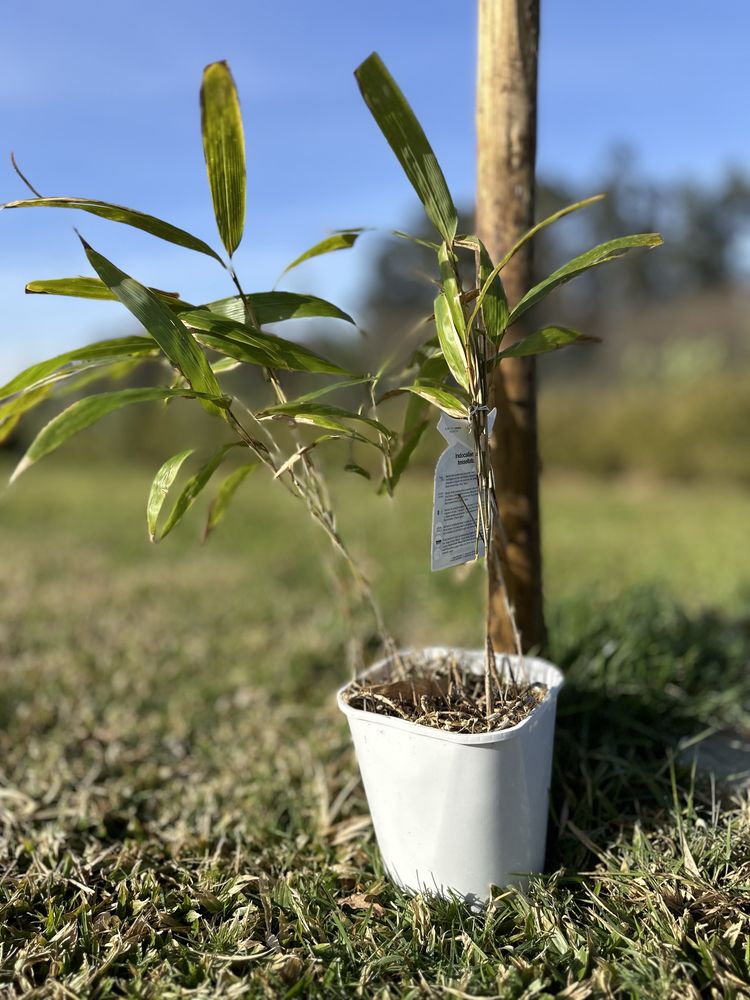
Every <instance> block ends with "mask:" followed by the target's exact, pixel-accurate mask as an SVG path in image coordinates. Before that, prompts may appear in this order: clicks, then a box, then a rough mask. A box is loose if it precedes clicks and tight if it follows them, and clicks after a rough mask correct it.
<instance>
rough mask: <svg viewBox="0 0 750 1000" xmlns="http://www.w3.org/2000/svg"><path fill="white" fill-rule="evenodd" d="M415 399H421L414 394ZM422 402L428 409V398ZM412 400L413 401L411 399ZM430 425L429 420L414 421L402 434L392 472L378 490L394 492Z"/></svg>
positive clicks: (394, 457)
mask: <svg viewBox="0 0 750 1000" xmlns="http://www.w3.org/2000/svg"><path fill="white" fill-rule="evenodd" d="M413 398H414V399H419V397H417V396H414V397H413ZM419 401H420V402H421V403H423V404H424V406H425V409H427V407H428V404H427V401H426V400H423V399H419ZM410 402H411V401H410ZM429 426H430V421H429V420H421V421H419V422H417V423H414V424H413V425H412V427H411V429H410V430H409V431H408V432H406V433H405V434H403V435H402V438H401V447H400V448H399V450H398V451H397V452H396V454H395V455H394V456H393V459H392V461H391V473H390V477H389V479H388V480H385V479H384V480H383V481H382V483H381V484H380V489H379V491H378V492H380V493H383V492H384V491H387V492H388V493H393V490H394V489H395V488H396V485H397V484H398V481H399V479H401V476H402V475H403V474H404V472H405V471H406V469H407V467H408V465H409V462H410V460H411V457H412V455H413V454H414V452H415V451H416V449H417V445H418V444H419V442H420V441H421V440H422V436H423V435H424V432H425V431H426V430H427V428H428V427H429Z"/></svg>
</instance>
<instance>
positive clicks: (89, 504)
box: [0, 459, 750, 1000]
mask: <svg viewBox="0 0 750 1000" xmlns="http://www.w3.org/2000/svg"><path fill="white" fill-rule="evenodd" d="M148 483H149V474H148V471H147V470H145V469H144V468H141V467H120V468H118V467H115V466H110V465H102V466H100V467H97V468H92V469H89V470H88V471H86V472H85V473H84V472H83V471H81V469H77V468H68V467H67V466H66V465H65V462H64V459H53V460H52V461H50V462H49V464H48V465H46V466H45V465H42V466H41V467H40V468H39V469H38V470H33V471H32V472H30V473H29V474H28V476H27V477H26V478H25V480H21V482H20V483H18V484H17V485H16V486H15V487H14V488H13V490H12V491H11V492H10V493H9V494H8V495H7V496H6V497H5V498H4V501H3V504H2V508H1V510H2V517H1V518H0V538H1V539H2V553H3V574H2V576H1V577H0V591H1V593H0V600H1V601H2V605H1V606H2V613H1V615H0V659H1V661H2V670H3V698H2V701H1V702H0V870H1V872H2V874H1V875H0V994H2V995H7V996H22V995H25V994H28V995H37V996H51V997H57V996H60V997H63V996H65V997H73V996H76V997H109V996H113V997H114V996H123V995H127V996H136V997H160V998H161V997H199V998H207V1000H208V998H213V997H227V998H229V997H244V996H252V997H255V996H258V997H292V996H299V997H314V996H320V997H342V998H344V997H352V996H365V997H369V996H373V997H374V996H379V997H394V998H395V997H415V998H416V997H430V996H435V997H453V996H458V997H461V996H502V997H521V996H524V997H530V996H556V995H563V996H567V997H571V998H584V997H589V996H592V997H598V996H613V995H614V996H642V997H648V998H652V997H675V998H676V997H680V998H681V997H698V996H704V995H705V996H735V995H736V996H739V995H743V991H744V990H745V989H746V988H747V983H748V982H749V981H750V953H749V950H748V940H750V862H749V861H748V858H750V817H749V816H748V811H747V803H746V801H745V802H744V803H743V802H742V801H739V800H736V799H733V798H732V797H731V796H730V795H729V794H728V793H726V792H723V791H721V790H720V789H718V790H717V789H712V788H711V787H710V785H708V784H707V783H706V782H705V781H703V780H700V779H698V778H696V777H695V776H693V775H692V774H691V773H689V772H686V771H685V770H684V769H682V768H681V767H680V766H679V764H677V763H675V760H674V755H675V749H676V747H677V744H678V742H679V740H680V739H681V738H683V737H690V736H694V735H697V734H699V733H701V732H703V731H706V730H710V729H714V728H717V727H720V726H726V725H733V726H747V725H748V716H749V713H750V704H749V701H748V699H749V696H750V682H749V681H748V661H749V660H750V629H749V628H748V623H747V620H746V619H745V620H744V621H743V620H742V615H741V610H742V600H743V594H746V593H747V580H748V573H747V569H746V566H745V557H744V553H743V552H742V544H741V543H742V540H743V539H744V537H745V534H746V531H745V525H746V520H747V518H746V506H747V500H746V497H745V496H744V495H743V494H742V492H740V491H735V492H733V491H731V490H723V489H719V488H716V487H700V488H698V487H695V488H692V487H690V488H688V487H674V486H670V487H665V486H663V485H660V484H658V483H648V482H640V483H637V482H632V481H631V482H627V483H626V482H623V483H612V484H609V485H608V484H602V483H601V482H599V483H594V484H592V483H587V482H584V481H581V480H562V479H553V480H552V481H551V482H549V483H548V484H546V486H545V493H544V502H545V510H546V521H545V528H546V532H545V534H546V559H547V581H548V592H549V598H550V625H551V649H550V655H552V656H553V657H554V659H555V660H556V661H557V662H558V663H560V664H561V666H562V667H563V668H564V669H565V671H566V674H567V685H566V688H565V689H564V692H563V695H562V697H561V702H560V714H559V725H558V739H557V744H556V751H555V772H554V788H553V801H552V807H551V822H550V833H549V841H548V865H547V874H546V875H545V876H542V877H539V878H536V879H534V881H533V883H532V885H531V888H530V890H529V892H528V893H527V894H522V893H520V892H517V891H504V892H501V893H499V894H498V896H497V898H496V899H495V900H494V902H493V904H492V906H491V908H490V910H489V912H488V914H487V915H486V916H485V917H476V916H471V915H469V914H468V913H467V912H466V911H465V910H464V909H463V908H462V907H461V906H459V905H455V904H451V903H446V902H434V901H430V900H427V899H424V898H422V897H416V898H407V897H405V896H403V895H402V894H401V893H400V892H399V891H398V890H396V889H395V888H394V887H393V886H392V885H391V884H390V883H388V882H387V881H386V880H385V878H384V876H383V871H382V866H381V863H380V860H379V858H378V855H377V851H376V849H375V845H374V840H373V836H372V831H371V828H370V825H369V820H368V817H367V809H366V804H365V801H364V796H363V793H362V789H361V786H360V784H359V782H358V780H357V772H356V766H355V763H354V758H353V754H352V751H351V748H350V745H349V739H348V734H347V731H346V726H345V723H344V720H343V719H342V718H340V717H339V715H338V713H337V712H336V710H335V708H334V706H333V704H332V697H331V695H332V691H333V689H334V688H335V686H336V685H337V684H338V683H340V682H341V681H342V680H344V679H345V678H346V676H347V664H346V659H347V657H346V645H347V635H348V632H349V629H350V628H355V629H356V630H358V632H359V634H360V635H361V636H362V638H363V640H364V641H365V644H366V645H367V642H368V640H369V638H370V631H371V628H372V626H371V623H369V622H368V620H367V618H366V616H365V615H363V614H358V615H355V616H354V619H353V620H351V621H350V620H349V619H347V617H346V616H344V615H343V614H342V613H341V611H340V610H339V605H338V602H337V600H336V585H335V582H334V581H335V577H334V576H333V575H331V574H330V573H329V572H328V570H327V569H326V565H325V564H326V558H327V555H326V543H325V539H323V538H322V536H320V537H319V533H318V532H316V530H315V529H314V528H313V527H311V526H308V525H307V523H306V521H305V519H304V517H303V516H302V514H303V513H304V512H301V511H298V510H297V509H296V508H295V506H294V505H293V503H292V502H289V501H287V499H286V498H285V497H284V495H283V492H282V491H281V490H279V489H278V488H276V489H274V488H273V487H272V486H269V485H268V484H265V483H264V482H263V480H262V478H261V477H257V478H254V479H251V480H248V482H247V484H245V486H244V487H243V491H242V494H241V496H239V497H238V500H237V504H236V507H235V508H234V509H233V510H232V511H231V512H230V514H229V515H228V517H227V522H226V524H225V525H222V527H221V528H220V529H219V531H218V532H217V534H216V537H215V539H213V540H212V541H211V542H210V543H209V544H208V545H207V546H205V547H200V546H198V545H196V544H194V538H193V536H195V535H197V534H198V533H199V518H196V517H192V516H191V517H189V518H188V519H187V521H186V523H185V524H184V525H183V526H182V527H181V528H180V529H178V530H177V531H176V532H175V534H174V537H173V538H172V537H170V538H169V539H168V540H167V541H165V542H164V544H163V545H160V546H157V547H149V546H148V543H147V542H146V540H145V515H144V510H145V500H146V493H147V488H148ZM403 485H404V486H406V487H407V488H406V490H405V491H404V492H403V493H402V494H401V496H400V497H398V498H397V499H396V501H395V503H393V504H390V503H388V502H387V501H385V500H384V499H382V498H373V497H371V496H370V495H369V494H368V492H367V486H366V484H360V483H359V482H358V481H354V480H351V481H350V480H348V479H347V480H346V481H342V482H337V484H336V487H337V492H338V493H339V494H340V495H341V498H342V499H345V500H346V508H347V509H346V512H345V516H344V518H343V528H344V531H345V533H346V534H348V535H349V536H350V537H351V539H352V544H353V546H354V548H355V549H356V550H358V551H361V552H362V553H363V555H364V558H365V560H366V563H367V566H368V569H369V571H370V572H371V575H372V576H373V578H374V580H375V583H376V587H377V590H378V592H379V594H380V596H381V599H382V602H383V604H384V606H385V609H386V614H387V617H388V619H389V620H390V622H391V623H392V625H393V628H394V631H395V632H396V633H397V634H398V636H399V638H400V639H401V640H402V641H403V642H404V643H413V644H421V643H426V642H438V641H447V642H457V643H458V642H461V643H474V644H475V643H476V642H477V639H478V637H479V636H480V635H481V613H482V612H481V609H482V605H481V590H482V586H481V584H482V580H481V574H480V573H476V572H471V573H469V575H468V577H467V578H466V579H461V576H462V574H460V573H456V572H449V573H441V574H434V575H433V574H430V573H429V572H428V571H427V569H426V564H427V550H428V544H429V523H428V516H429V503H430V498H429V492H430V488H429V482H428V481H421V482H420V481H416V480H414V481H412V482H411V483H408V484H407V483H404V484H403ZM635 583H639V584H644V583H645V584H649V585H650V586H648V587H645V588H644V587H640V588H635V589H634V588H633V586H632V584H635ZM719 607H722V608H723V610H721V611H719V610H717V609H718V608H719ZM373 648H374V647H373Z"/></svg>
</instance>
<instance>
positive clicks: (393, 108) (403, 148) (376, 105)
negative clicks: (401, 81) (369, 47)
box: [354, 52, 458, 246]
mask: <svg viewBox="0 0 750 1000" xmlns="http://www.w3.org/2000/svg"><path fill="white" fill-rule="evenodd" d="M354 75H355V76H356V78H357V82H358V84H359V89H360V91H361V92H362V96H363V97H364V99H365V103H366V104H367V106H368V107H369V109H370V111H371V112H372V115H373V117H374V119H375V121H376V122H377V124H378V126H379V128H380V131H381V132H382V133H383V135H384V136H385V138H386V139H387V140H388V144H389V145H390V147H391V149H392V150H393V152H394V153H395V154H396V157H397V158H398V161H399V163H400V164H401V166H402V167H403V170H404V173H405V174H406V176H407V177H408V178H409V180H410V181H411V184H412V187H413V188H414V190H415V191H416V192H417V195H418V196H419V200H420V201H421V202H422V205H423V206H424V210H425V212H426V213H427V217H428V218H429V219H430V221H431V222H432V224H433V225H434V226H435V228H436V229H437V231H438V232H439V233H440V235H441V236H442V238H443V239H444V240H445V242H446V243H447V244H448V245H449V246H450V245H451V244H452V243H453V238H454V236H455V235H456V228H457V226H458V217H457V215H456V209H455V206H454V204H453V198H452V197H451V194H450V191H449V190H448V185H447V184H446V183H445V177H444V176H443V172H442V170H441V169H440V165H439V163H438V161H437V159H436V157H435V154H434V153H433V151H432V147H431V146H430V144H429V142H428V141H427V136H426V135H425V134H424V131H423V130H422V126H421V125H420V124H419V122H418V121H417V118H416V115H415V114H414V112H413V111H412V109H411V108H410V107H409V104H408V102H407V100H406V98H405V97H404V95H403V94H402V92H401V90H400V89H399V86H398V84H397V83H396V81H395V80H394V79H393V77H392V76H391V74H390V73H389V72H388V70H387V69H386V67H385V65H384V63H383V61H382V59H381V58H380V56H379V55H378V54H377V53H376V52H373V54H372V55H371V56H369V58H367V59H366V60H365V61H364V62H363V63H362V65H361V66H360V67H359V68H358V69H357V70H356V71H355V74H354Z"/></svg>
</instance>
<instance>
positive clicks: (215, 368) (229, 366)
mask: <svg viewBox="0 0 750 1000" xmlns="http://www.w3.org/2000/svg"><path fill="white" fill-rule="evenodd" d="M241 364H242V362H241V361H237V360H236V359H235V358H221V359H220V360H219V361H214V362H213V363H212V364H211V371H212V372H213V373H214V375H224V374H226V372H233V371H235V370H236V369H237V368H239V367H240V365H241Z"/></svg>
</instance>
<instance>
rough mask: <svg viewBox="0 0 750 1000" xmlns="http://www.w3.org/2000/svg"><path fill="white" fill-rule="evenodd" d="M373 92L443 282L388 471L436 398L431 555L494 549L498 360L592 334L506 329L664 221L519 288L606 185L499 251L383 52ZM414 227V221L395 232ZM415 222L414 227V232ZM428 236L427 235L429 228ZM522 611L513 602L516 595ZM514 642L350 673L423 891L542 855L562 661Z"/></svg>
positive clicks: (381, 803) (401, 390) (510, 871)
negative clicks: (543, 242) (538, 251)
mask: <svg viewBox="0 0 750 1000" xmlns="http://www.w3.org/2000/svg"><path fill="white" fill-rule="evenodd" d="M356 77H357V81H358V83H359V87H360V90H361V92H362V96H363V97H364V100H365V102H366V103H367V106H368V107H369V109H370V111H371V112H372V115H373V117H374V119H375V121H376V122H377V124H378V126H379V128H380V130H381V132H382V133H383V135H384V136H385V138H386V140H387V141H388V143H389V144H390V146H391V148H392V150H393V152H394V153H395V155H396V157H397V159H398V161H399V163H400V164H401V166H402V167H403V170H404V172H405V174H406V176H407V178H408V180H409V181H410V182H411V184H412V186H413V188H414V190H415V191H416V193H417V195H418V197H419V199H420V201H421V203H422V206H423V207H424V210H425V212H426V215H427V218H428V219H429V221H430V223H431V224H432V226H433V227H434V230H435V239H434V242H429V243H428V245H429V247H430V248H431V249H432V250H433V251H434V253H435V257H436V277H437V284H438V292H437V296H436V298H435V302H434V311H433V315H432V317H431V320H432V322H431V323H430V324H429V325H427V326H426V327H425V329H426V333H425V336H424V341H423V342H422V343H420V344H419V345H417V348H416V350H415V351H414V353H413V356H412V358H411V361H410V363H409V364H408V365H407V366H406V369H405V370H404V371H403V372H401V373H398V374H397V377H396V379H395V383H394V385H393V386H392V387H391V388H390V390H389V391H387V392H385V393H384V394H383V396H382V397H381V399H382V400H385V399H387V398H389V397H391V396H394V395H401V394H409V396H410V397H411V399H410V401H409V404H408V406H407V409H406V416H405V421H404V427H403V431H402V433H401V435H400V440H399V447H398V448H397V451H396V453H395V456H394V459H393V462H392V466H391V471H390V478H389V479H388V480H387V482H386V485H387V486H388V488H389V489H391V490H392V489H393V487H394V486H395V485H396V482H397V481H398V479H399V477H400V476H401V474H402V472H403V471H404V469H405V467H406V465H407V463H408V461H409V458H410V456H411V454H412V452H413V451H414V448H415V447H416V444H417V443H418V440H419V437H420V436H421V434H422V433H423V431H424V430H425V428H426V427H427V424H428V421H427V420H426V419H425V415H426V411H427V410H428V409H429V407H430V406H432V407H434V408H435V409H436V411H438V413H439V414H440V422H439V424H438V428H439V430H440V431H441V433H442V434H443V436H444V437H445V439H446V442H447V444H448V447H447V448H446V451H445V452H444V453H443V455H442V456H441V458H440V459H439V461H438V466H437V469H436V474H435V500H434V511H433V530H432V566H433V569H441V568H445V567H449V566H455V565H458V564H459V563H462V562H466V561H467V560H469V559H474V558H478V557H480V556H482V555H484V554H485V549H486V556H487V559H496V560H497V562H498V566H497V569H498V573H499V558H498V554H497V553H496V552H495V551H494V550H493V548H492V546H491V545H490V546H485V540H486V539H492V538H493V537H494V528H495V523H496V522H497V520H498V510H497V504H496V499H495V497H496V493H495V483H494V480H493V469H492V464H491V462H490V454H489V439H490V434H491V430H492V420H493V413H494V411H493V406H494V403H493V400H492V398H491V394H490V384H491V375H492V372H493V369H494V368H495V366H496V365H498V364H502V363H503V360H504V359H505V358H511V357H523V356H528V355H536V354H543V353H545V352H547V351H553V350H557V349H559V348H561V347H565V346H567V345H569V344H573V343H575V342H577V341H582V340H586V339H589V340H590V339H594V338H590V337H588V338H587V337H585V336H584V335H583V334H582V333H580V332H579V331H577V330H572V329H569V328H566V327H562V326H546V327H543V328H542V329H539V330H536V331H534V332H532V333H529V334H528V335H527V336H524V337H522V338H521V339H518V340H515V341H514V342H512V343H510V345H509V346H507V345H506V343H505V336H506V334H507V332H508V330H509V329H510V328H511V327H512V326H513V324H514V323H515V322H516V320H518V319H520V318H521V317H522V316H524V315H525V314H526V313H527V312H528V311H529V310H531V309H532V308H533V307H534V306H535V305H536V304H537V303H538V302H539V301H541V300H542V299H543V298H545V297H546V296H547V295H548V294H549V293H550V292H551V291H552V290H553V289H554V288H556V287H558V286H559V285H561V284H563V283H564V282H567V281H570V280H571V279H572V278H575V277H577V276H578V275H580V274H583V273H584V272H586V271H588V270H590V269H591V268H593V267H597V266H599V265H601V264H605V263H607V262H609V261H612V260H614V259H616V258H617V257H619V256H620V255H621V254H623V253H626V252H628V251H630V250H632V249H635V248H651V247H655V246H657V245H658V244H660V243H661V237H660V236H659V235H658V234H656V233H645V234H638V235H633V236H624V237H621V238H618V239H613V240H611V241H609V242H608V243H604V244H602V245H601V246H597V247H595V248H593V249H592V250H589V251H588V252H586V253H583V254H581V255H580V256H579V257H576V258H575V259H574V260H571V261H569V262H568V263H566V264H564V265H563V266H562V267H560V268H558V269H557V270H556V271H554V272H553V273H552V274H550V275H549V276H548V277H546V278H544V279H543V280H542V281H540V282H539V283H538V284H536V285H535V286H534V287H533V288H530V289H529V290H528V291H527V292H526V294H525V295H523V297H522V298H521V299H520V301H518V302H515V303H510V302H508V300H507V297H506V294H505V290H504V287H503V282H502V271H503V268H504V267H505V266H506V264H507V263H508V262H509V261H510V260H511V258H512V257H513V255H514V254H516V253H517V252H518V250H519V249H520V248H521V247H522V246H523V245H524V244H525V243H526V242H527V241H528V240H530V239H531V238H532V237H533V236H534V235H535V234H536V233H537V232H539V231H540V230H541V229H543V228H544V227H546V226H548V225H550V224H552V223H553V222H555V221H556V220H557V219H560V218H562V217H563V216H565V215H567V214H569V213H570V212H574V211H577V210H579V209H582V208H584V207H585V206H587V205H589V204H591V203H593V202H595V201H597V200H599V197H601V196H596V197H594V198H588V199H586V200H585V201H581V202H578V203H576V204H574V205H570V206H569V207H567V208H565V209H563V210H562V211H559V212H557V213H556V214H555V215H553V216H551V217H550V218H548V219H545V220H544V221H543V222H540V223H539V224H538V225H536V226H535V227H534V228H533V229H531V230H530V231H529V232H528V233H526V234H525V235H524V236H523V237H522V238H521V239H520V240H519V241H518V242H517V243H516V244H515V245H514V246H512V247H510V248H509V249H508V252H507V253H506V254H505V256H504V257H503V258H502V259H501V260H500V261H498V262H497V263H494V262H493V261H492V260H491V259H490V256H489V254H488V252H487V250H486V248H485V247H484V245H483V244H482V242H481V241H480V240H479V239H478V237H477V236H476V235H471V234H469V235H465V234H462V235H459V234H458V232H457V230H458V219H457V214H456V209H455V207H454V203H453V199H452V197H451V194H450V191H449V190H448V186H447V184H446V182H445V178H444V176H443V173H442V170H441V169H440V166H439V164H438V162H437V159H436V157H435V154H434V153H433V151H432V148H431V147H430V144H429V142H428V140H427V138H426V136H425V134H424V131H423V130H422V128H421V126H420V124H419V122H418V121H417V119H416V117H415V115H414V113H413V111H412V109H411V108H410V107H409V105H408V103H407V101H406V99H405V98H404V95H403V94H402V92H401V91H400V89H399V88H398V85H397V84H396V82H395V81H394V79H393V78H392V76H391V75H390V73H389V72H388V70H387V69H386V67H385V66H384V64H383V62H382V60H381V59H380V58H379V56H378V55H377V54H373V55H371V56H370V57H369V58H368V59H367V60H366V61H365V62H364V63H362V65H361V66H360V67H359V68H358V70H357V71H356ZM397 235H399V236H402V237H403V236H404V235H405V234H397ZM407 238H408V237H407ZM418 242H421V243H422V244H423V245H424V242H425V241H422V240H419V241H418ZM506 611H507V613H508V615H509V616H510V620H511V622H512V621H513V609H512V608H511V607H510V606H507V607H506ZM513 633H514V635H515V640H516V641H515V645H516V648H515V649H514V650H512V651H510V652H509V653H508V652H506V651H503V653H504V655H502V656H499V655H496V651H495V650H494V649H493V647H492V642H491V640H490V636H489V633H487V634H486V636H485V641H484V644H483V646H482V648H480V649H478V650H456V649H442V648H441V649H427V650H419V651H407V652H404V653H400V654H395V655H391V656H390V657H388V658H386V659H385V660H383V661H382V662H381V663H378V664H377V665H375V666H374V667H372V668H371V669H370V670H368V671H367V672H366V673H365V674H364V675H363V676H362V677H360V678H357V679H356V680H355V681H354V682H352V683H350V684H348V685H347V686H345V687H344V688H342V689H341V691H340V692H339V696H338V701H339V706H340V708H341V710H342V711H343V712H344V713H345V714H346V716H347V718H348V720H349V725H350V728H351V732H352V737H353V740H354V744H355V747H356V752H357V757H358V760H359V765H360V769H361V773H362V778H363V782H364V786H365V791H366V793H367V798H368V803H369V806H370V811H371V813H372V818H373V824H374V828H375V833H376V836H377V839H378V844H379V847H380V850H381V854H382V856H383V860H384V862H385V865H386V868H387V870H388V872H389V874H390V875H391V877H392V878H393V879H394V880H395V881H396V882H397V883H399V884H400V885H401V886H402V887H404V888H405V889H407V890H411V891H427V892H435V893H438V894H458V895H459V896H461V897H463V898H465V899H467V900H469V901H480V900H483V899H486V898H487V896H488V894H489V892H490V887H491V885H493V884H495V885H505V884H508V883H511V882H522V881H523V880H524V877H525V875H526V874H528V873H530V872H534V871H540V870H541V869H542V867H543V863H544V847H545V837H546V828H547V809H548V791H549V784H550V773H551V763H552V745H553V735H554V724H555V702H556V698H557V694H558V692H559V690H560V687H561V685H562V680H563V679H562V675H561V673H560V671H559V670H558V669H557V667H555V666H554V665H553V664H551V663H548V662H546V661H544V660H542V659H540V658H538V657H531V656H524V655H523V653H522V649H521V643H520V638H519V636H518V631H517V629H515V628H513Z"/></svg>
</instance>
